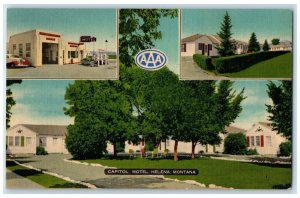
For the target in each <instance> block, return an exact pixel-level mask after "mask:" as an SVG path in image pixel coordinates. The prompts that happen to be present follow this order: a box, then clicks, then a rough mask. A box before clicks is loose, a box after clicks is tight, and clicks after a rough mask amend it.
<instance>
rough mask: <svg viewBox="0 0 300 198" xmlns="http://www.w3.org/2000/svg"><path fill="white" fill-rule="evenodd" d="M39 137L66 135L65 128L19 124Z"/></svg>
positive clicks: (60, 126)
mask: <svg viewBox="0 0 300 198" xmlns="http://www.w3.org/2000/svg"><path fill="white" fill-rule="evenodd" d="M20 125H21V126H24V127H26V128H28V129H30V130H32V131H33V132H35V133H37V134H39V135H55V136H64V135H66V134H67V132H68V130H67V126H62V125H34V124H20Z"/></svg>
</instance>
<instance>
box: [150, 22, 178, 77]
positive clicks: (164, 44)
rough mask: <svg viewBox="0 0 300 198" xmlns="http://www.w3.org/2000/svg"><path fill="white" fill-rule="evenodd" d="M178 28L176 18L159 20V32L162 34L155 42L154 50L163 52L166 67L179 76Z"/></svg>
mask: <svg viewBox="0 0 300 198" xmlns="http://www.w3.org/2000/svg"><path fill="white" fill-rule="evenodd" d="M178 28H179V26H178V18H177V17H176V18H173V19H171V18H169V17H163V18H161V20H160V26H159V28H158V29H159V30H160V31H161V32H162V39H160V40H156V41H155V43H154V44H155V48H156V49H159V50H161V51H163V52H164V53H165V54H166V55H167V57H168V63H167V67H168V68H169V69H170V70H171V71H173V72H174V73H176V74H179V59H178V57H179V55H178V52H179V42H178V40H179V29H178Z"/></svg>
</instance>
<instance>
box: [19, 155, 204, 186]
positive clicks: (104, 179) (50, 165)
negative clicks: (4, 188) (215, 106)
mask: <svg viewBox="0 0 300 198" xmlns="http://www.w3.org/2000/svg"><path fill="white" fill-rule="evenodd" d="M70 158H71V155H68V154H49V155H44V156H40V155H28V156H26V157H25V156H21V157H19V158H18V157H15V158H14V159H16V160H17V161H18V162H20V163H23V164H26V165H30V166H33V167H35V168H39V169H43V170H47V171H49V172H53V173H57V174H59V175H63V176H65V177H69V178H71V179H74V180H77V181H84V182H87V183H90V184H93V185H95V186H97V187H98V188H107V189H109V188H123V189H124V188H140V189H144V188H146V189H181V190H183V189H201V187H200V186H198V185H193V184H189V183H183V182H177V181H167V180H163V179H161V178H156V177H152V176H145V175H144V176H130V175H126V176H125V175H118V176H111V175H105V174H104V169H105V168H103V167H98V166H90V165H83V164H77V163H72V162H67V161H64V159H70Z"/></svg>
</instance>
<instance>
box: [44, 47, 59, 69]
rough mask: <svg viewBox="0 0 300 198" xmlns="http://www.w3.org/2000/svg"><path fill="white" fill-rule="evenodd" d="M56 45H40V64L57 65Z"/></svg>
mask: <svg viewBox="0 0 300 198" xmlns="http://www.w3.org/2000/svg"><path fill="white" fill-rule="evenodd" d="M54 55H58V44H57V43H42V64H43V65H44V64H47V65H48V64H58V57H56V56H54Z"/></svg>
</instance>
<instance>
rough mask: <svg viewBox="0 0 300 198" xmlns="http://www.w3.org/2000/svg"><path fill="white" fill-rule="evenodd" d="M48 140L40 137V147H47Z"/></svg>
mask: <svg viewBox="0 0 300 198" xmlns="http://www.w3.org/2000/svg"><path fill="white" fill-rule="evenodd" d="M46 140H47V139H46V137H40V138H39V146H41V147H46V145H47V142H46Z"/></svg>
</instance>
